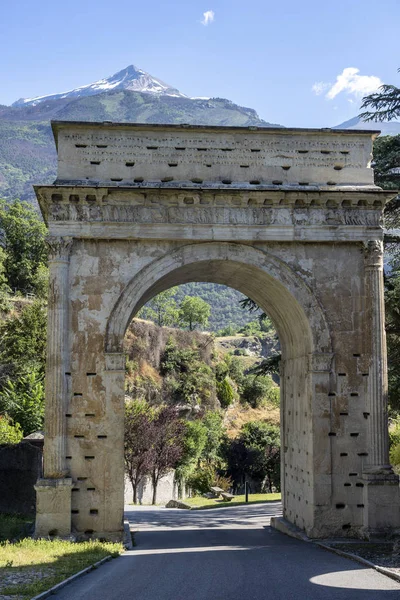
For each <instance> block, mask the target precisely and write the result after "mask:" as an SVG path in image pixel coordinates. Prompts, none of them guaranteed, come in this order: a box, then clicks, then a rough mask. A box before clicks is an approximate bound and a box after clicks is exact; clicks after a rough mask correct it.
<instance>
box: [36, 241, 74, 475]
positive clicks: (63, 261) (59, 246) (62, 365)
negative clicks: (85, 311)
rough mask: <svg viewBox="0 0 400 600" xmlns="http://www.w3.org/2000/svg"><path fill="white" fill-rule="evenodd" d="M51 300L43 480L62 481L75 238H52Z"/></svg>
mask: <svg viewBox="0 0 400 600" xmlns="http://www.w3.org/2000/svg"><path fill="white" fill-rule="evenodd" d="M47 244H48V247H49V269H50V283H49V299H48V324H47V362H46V409H45V443H44V453H43V459H44V477H45V478H48V479H51V478H60V477H64V476H65V474H66V473H67V471H66V468H65V455H66V451H65V450H66V431H65V428H66V422H65V412H66V405H67V382H66V372H68V371H69V367H68V364H69V358H68V357H69V352H68V296H69V284H68V269H69V253H70V249H71V244H72V239H71V238H66V237H57V236H49V237H48V238H47Z"/></svg>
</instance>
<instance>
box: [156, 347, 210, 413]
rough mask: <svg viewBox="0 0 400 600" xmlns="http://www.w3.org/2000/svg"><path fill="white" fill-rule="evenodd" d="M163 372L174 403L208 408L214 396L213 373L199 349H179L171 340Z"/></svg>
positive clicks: (165, 356)
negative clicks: (199, 405) (201, 356)
mask: <svg viewBox="0 0 400 600" xmlns="http://www.w3.org/2000/svg"><path fill="white" fill-rule="evenodd" d="M160 372H161V374H162V375H164V376H165V377H166V380H165V382H166V385H167V388H168V389H169V394H170V396H171V397H172V399H173V400H174V401H175V402H185V403H188V404H191V405H192V406H194V405H196V404H203V405H207V404H209V403H210V401H211V400H212V398H213V397H214V395H215V377H214V373H213V371H212V369H211V367H209V366H208V365H207V364H206V363H205V362H204V361H202V360H201V358H200V355H199V351H198V349H196V348H178V347H177V346H176V344H175V343H174V341H173V340H172V338H171V339H170V340H169V342H168V343H167V345H166V347H165V351H164V354H163V356H162V359H161V364H160Z"/></svg>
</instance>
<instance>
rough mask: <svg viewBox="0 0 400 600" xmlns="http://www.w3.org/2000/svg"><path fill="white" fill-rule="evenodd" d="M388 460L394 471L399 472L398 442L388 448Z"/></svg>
mask: <svg viewBox="0 0 400 600" xmlns="http://www.w3.org/2000/svg"><path fill="white" fill-rule="evenodd" d="M390 462H391V464H392V465H393V467H394V470H395V471H396V473H399V472H400V442H399V443H398V444H396V445H394V446H392V447H391V449H390Z"/></svg>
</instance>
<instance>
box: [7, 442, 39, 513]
mask: <svg viewBox="0 0 400 600" xmlns="http://www.w3.org/2000/svg"><path fill="white" fill-rule="evenodd" d="M41 474H42V451H41V449H40V448H38V447H35V446H33V445H31V444H29V443H28V442H21V443H20V444H17V445H15V446H0V490H1V494H0V512H3V513H12V514H21V515H33V514H35V508H36V492H35V489H34V485H35V483H36V480H37V479H38V477H41Z"/></svg>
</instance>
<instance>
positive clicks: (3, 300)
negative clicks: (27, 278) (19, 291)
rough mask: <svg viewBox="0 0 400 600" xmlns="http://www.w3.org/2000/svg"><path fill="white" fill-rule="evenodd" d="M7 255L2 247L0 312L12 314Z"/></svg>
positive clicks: (0, 251) (0, 255)
mask: <svg viewBox="0 0 400 600" xmlns="http://www.w3.org/2000/svg"><path fill="white" fill-rule="evenodd" d="M6 256H7V255H6V253H5V251H4V250H3V248H2V247H1V246H0V311H1V312H3V313H8V312H10V310H11V308H12V303H11V302H10V294H11V288H10V287H9V285H8V284H7V277H6V266H5V264H4V263H5V259H6Z"/></svg>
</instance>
